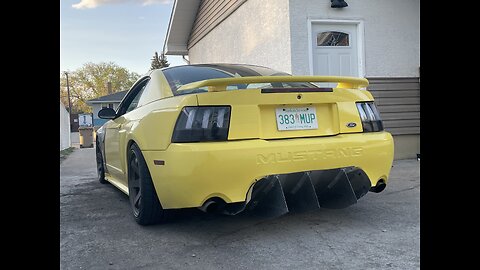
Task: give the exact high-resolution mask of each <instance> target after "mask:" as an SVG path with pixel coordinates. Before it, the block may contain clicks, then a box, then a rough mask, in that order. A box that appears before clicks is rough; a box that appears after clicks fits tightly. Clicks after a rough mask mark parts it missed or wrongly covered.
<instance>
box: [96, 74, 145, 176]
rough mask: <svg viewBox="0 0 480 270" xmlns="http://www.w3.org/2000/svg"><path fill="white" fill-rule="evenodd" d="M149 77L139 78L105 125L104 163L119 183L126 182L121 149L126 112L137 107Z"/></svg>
mask: <svg viewBox="0 0 480 270" xmlns="http://www.w3.org/2000/svg"><path fill="white" fill-rule="evenodd" d="M149 79H150V78H149V77H145V78H143V79H142V80H139V81H138V82H137V83H136V85H135V86H134V87H133V88H132V90H130V91H129V92H128V93H127V95H126V96H125V98H124V99H123V100H122V102H121V103H120V105H119V106H118V109H117V115H116V117H115V119H113V120H111V121H110V122H109V123H108V124H107V125H106V127H105V163H106V167H107V172H108V174H110V176H111V177H113V178H114V179H113V180H115V181H118V182H119V183H121V184H125V185H126V184H127V179H126V176H125V175H126V174H125V171H126V170H125V168H124V166H125V165H124V164H125V162H122V158H124V157H125V155H124V154H122V151H125V147H126V146H125V145H124V144H126V142H125V135H126V134H125V131H126V130H125V128H124V127H125V126H126V125H127V124H128V121H129V120H128V118H127V117H125V115H126V114H127V113H129V112H130V111H132V110H134V109H135V108H137V105H138V100H139V99H140V97H141V96H142V94H143V90H144V89H145V86H146V85H147V83H148V81H149Z"/></svg>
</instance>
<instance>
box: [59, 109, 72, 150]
mask: <svg viewBox="0 0 480 270" xmlns="http://www.w3.org/2000/svg"><path fill="white" fill-rule="evenodd" d="M71 145H72V142H71V141H70V115H69V114H68V111H67V109H65V106H64V105H63V103H62V102H61V101H60V151H62V150H63V149H66V148H69V147H70V146H71Z"/></svg>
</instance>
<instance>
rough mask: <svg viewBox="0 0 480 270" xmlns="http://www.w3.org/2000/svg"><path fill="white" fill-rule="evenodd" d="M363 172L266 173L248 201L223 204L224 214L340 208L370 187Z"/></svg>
mask: <svg viewBox="0 0 480 270" xmlns="http://www.w3.org/2000/svg"><path fill="white" fill-rule="evenodd" d="M370 186H371V184H370V180H369V178H368V176H367V175H366V173H365V172H364V171H363V170H362V169H360V168H356V167H347V168H339V169H330V170H319V171H306V172H298V173H289V174H280V175H269V176H266V177H264V178H262V179H260V180H258V181H257V182H256V183H255V185H254V186H253V190H252V196H251V200H250V201H249V202H248V203H247V204H245V203H235V204H231V205H228V204H227V205H226V207H225V209H224V213H225V214H229V215H235V214H237V213H239V212H242V211H244V210H245V211H246V212H249V213H250V214H254V215H260V216H268V217H272V216H280V215H283V214H286V213H288V212H290V211H292V212H304V211H309V210H314V209H319V208H330V209H341V208H345V207H348V206H350V205H352V204H355V203H356V202H357V200H358V199H360V198H361V197H362V196H364V195H365V194H366V193H367V192H368V191H369V189H370Z"/></svg>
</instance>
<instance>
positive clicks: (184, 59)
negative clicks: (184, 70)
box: [182, 54, 190, 65]
mask: <svg viewBox="0 0 480 270" xmlns="http://www.w3.org/2000/svg"><path fill="white" fill-rule="evenodd" d="M185 55H186V54H182V59H183V61H185V62H186V63H187V65H190V60H188V59H187V58H185Z"/></svg>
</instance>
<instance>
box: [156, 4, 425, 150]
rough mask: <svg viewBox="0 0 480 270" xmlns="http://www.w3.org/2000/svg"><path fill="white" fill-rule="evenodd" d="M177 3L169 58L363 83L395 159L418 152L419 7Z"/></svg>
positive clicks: (168, 43)
mask: <svg viewBox="0 0 480 270" xmlns="http://www.w3.org/2000/svg"><path fill="white" fill-rule="evenodd" d="M346 2H347V3H348V7H345V8H331V1H330V0H215V1H214V0H181V1H178V0H176V1H175V3H174V5H173V10H172V14H171V17H170V24H169V28H168V32H167V37H166V40H165V50H164V51H165V53H166V54H167V55H183V56H188V60H189V61H190V63H191V64H198V63H246V64H257V65H262V66H267V67H271V68H274V69H277V70H280V71H285V72H289V73H292V74H294V75H344V76H360V77H366V78H367V79H368V80H369V81H370V86H369V87H368V89H369V90H370V91H371V92H372V94H373V95H374V97H375V100H376V104H377V105H378V108H379V110H380V112H381V114H382V117H383V120H384V125H385V127H386V129H387V130H388V131H390V132H391V133H392V134H393V135H394V139H395V158H397V159H400V158H414V157H416V154H417V153H420V1H419V0H401V1H399V0H382V1H379V0H346Z"/></svg>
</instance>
